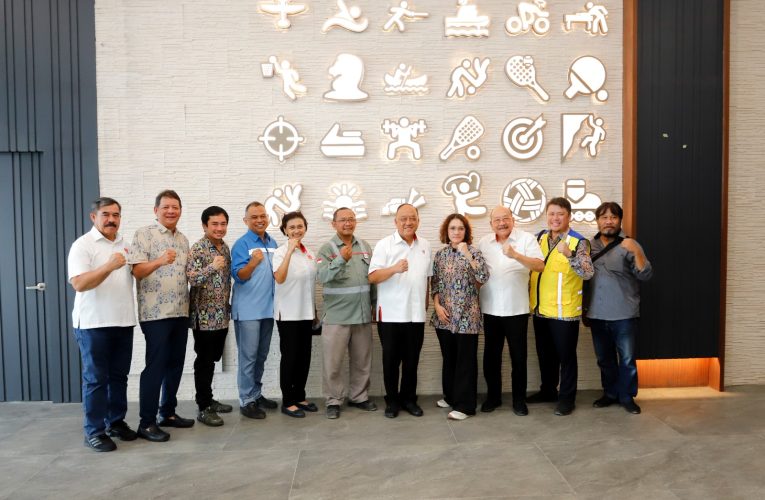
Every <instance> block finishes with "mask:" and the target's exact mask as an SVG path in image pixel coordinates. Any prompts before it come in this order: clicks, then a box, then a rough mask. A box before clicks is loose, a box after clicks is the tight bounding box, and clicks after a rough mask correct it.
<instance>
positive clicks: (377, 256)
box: [369, 231, 433, 323]
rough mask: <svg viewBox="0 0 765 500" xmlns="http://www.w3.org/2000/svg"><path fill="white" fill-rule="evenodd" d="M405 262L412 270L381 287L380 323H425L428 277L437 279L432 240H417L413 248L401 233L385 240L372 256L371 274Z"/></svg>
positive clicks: (398, 274)
mask: <svg viewBox="0 0 765 500" xmlns="http://www.w3.org/2000/svg"><path fill="white" fill-rule="evenodd" d="M401 259H406V260H407V261H408V263H409V270H408V271H407V272H405V273H397V274H394V275H393V276H391V277H390V278H388V279H387V280H385V281H383V282H382V283H379V284H378V285H377V309H376V316H377V321H384V322H386V323H410V322H411V323H424V322H425V315H426V310H425V309H426V307H425V297H426V296H427V293H428V277H429V276H432V275H433V259H432V256H431V255H430V243H428V240H426V239H425V238H420V237H417V236H415V240H414V241H413V242H412V244H411V246H410V245H409V244H408V243H407V242H406V241H404V239H403V238H401V236H400V235H399V234H398V231H396V232H395V233H393V234H392V235H391V236H387V237H385V238H383V239H381V240H380V241H378V242H377V245H375V249H374V251H373V252H372V260H371V261H370V263H369V274H372V272H374V271H376V270H378V269H384V268H386V267H390V266H392V265H393V264H395V263H396V262H398V261H399V260H401Z"/></svg>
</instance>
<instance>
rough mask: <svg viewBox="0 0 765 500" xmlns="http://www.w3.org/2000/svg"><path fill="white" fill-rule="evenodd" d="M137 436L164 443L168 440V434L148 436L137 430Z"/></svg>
mask: <svg viewBox="0 0 765 500" xmlns="http://www.w3.org/2000/svg"><path fill="white" fill-rule="evenodd" d="M138 437H139V438H141V439H145V440H146V441H151V442H152V443H166V442H167V441H170V435H169V434H168V435H167V436H158V437H149V436H147V435H144V434H141V433H140V432H139V433H138Z"/></svg>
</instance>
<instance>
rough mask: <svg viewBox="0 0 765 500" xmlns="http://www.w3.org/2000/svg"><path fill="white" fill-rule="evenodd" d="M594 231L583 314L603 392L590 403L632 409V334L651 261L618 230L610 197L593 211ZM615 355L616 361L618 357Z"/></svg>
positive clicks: (618, 216) (634, 406) (619, 216)
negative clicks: (591, 273) (586, 298)
mask: <svg viewBox="0 0 765 500" xmlns="http://www.w3.org/2000/svg"><path fill="white" fill-rule="evenodd" d="M595 216H596V218H597V222H598V234H596V235H595V236H594V237H593V238H592V240H590V243H591V244H592V255H593V257H592V261H593V265H594V267H595V275H594V276H593V277H592V280H590V282H589V287H588V288H589V292H590V293H589V308H588V309H587V312H586V316H587V318H589V321H590V327H591V328H592V343H593V346H594V347H595V355H596V356H597V358H598V366H599V367H600V380H601V382H602V384H603V396H602V397H600V398H599V399H597V400H596V401H595V402H594V403H593V406H594V407H595V408H605V407H606V406H610V405H612V404H614V403H619V404H621V405H622V407H623V408H624V409H625V410H626V411H627V412H628V413H632V414H638V413H640V407H639V406H638V405H637V404H636V403H635V400H634V398H635V396H636V395H637V389H638V379H637V377H638V373H637V366H636V364H635V337H636V336H637V333H638V319H639V316H640V282H641V281H647V280H649V279H650V278H651V276H652V275H653V268H652V267H651V263H650V262H649V261H648V258H647V257H646V255H645V252H644V251H643V247H641V246H640V244H638V242H637V241H635V240H633V239H632V238H628V237H627V236H625V234H624V232H623V231H622V217H623V211H622V207H620V206H619V204H618V203H616V202H613V201H608V202H605V203H603V204H601V205H600V206H599V207H598V208H597V210H595ZM617 359H618V362H617Z"/></svg>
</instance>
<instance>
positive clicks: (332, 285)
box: [316, 235, 375, 325]
mask: <svg viewBox="0 0 765 500" xmlns="http://www.w3.org/2000/svg"><path fill="white" fill-rule="evenodd" d="M344 246H345V244H344V243H343V240H341V239H340V238H339V237H338V236H337V235H335V236H333V237H332V239H330V240H329V242H327V243H325V244H324V245H323V246H322V247H321V248H320V249H319V254H318V256H317V258H316V264H317V265H318V273H317V276H318V279H319V282H320V283H321V284H322V285H324V292H323V295H324V317H323V321H324V323H326V324H328V325H359V324H364V323H371V322H372V303H373V301H374V295H375V289H374V286H373V285H370V284H369V280H368V278H367V275H368V273H369V259H370V258H371V257H372V250H371V248H370V246H369V244H368V243H367V242H366V241H364V240H359V239H357V238H356V237H355V236H354V237H353V243H352V246H353V255H352V256H351V259H350V260H349V261H348V262H346V261H345V259H343V257H342V256H341V255H340V249H341V248H343V247H344Z"/></svg>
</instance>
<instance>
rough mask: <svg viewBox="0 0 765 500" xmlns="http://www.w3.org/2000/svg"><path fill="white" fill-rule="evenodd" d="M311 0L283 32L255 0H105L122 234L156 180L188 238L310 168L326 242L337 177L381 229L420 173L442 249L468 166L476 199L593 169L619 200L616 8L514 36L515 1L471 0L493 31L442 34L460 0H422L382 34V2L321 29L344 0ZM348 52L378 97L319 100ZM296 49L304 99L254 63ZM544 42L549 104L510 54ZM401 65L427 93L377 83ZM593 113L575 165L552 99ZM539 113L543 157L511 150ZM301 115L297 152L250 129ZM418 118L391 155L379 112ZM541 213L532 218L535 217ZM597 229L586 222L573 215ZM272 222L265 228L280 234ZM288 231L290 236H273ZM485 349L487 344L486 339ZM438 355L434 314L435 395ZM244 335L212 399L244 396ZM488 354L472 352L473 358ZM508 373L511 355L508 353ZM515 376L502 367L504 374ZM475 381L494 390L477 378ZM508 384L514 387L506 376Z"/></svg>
mask: <svg viewBox="0 0 765 500" xmlns="http://www.w3.org/2000/svg"><path fill="white" fill-rule="evenodd" d="M306 1H307V3H309V5H310V11H309V12H308V13H306V14H303V15H300V16H295V17H293V18H292V19H293V26H292V28H291V29H290V30H289V31H286V32H278V31H276V30H275V29H274V20H273V19H272V18H270V17H269V16H265V15H262V14H260V13H258V12H257V9H256V6H257V3H258V2H257V1H255V0H226V1H223V0H218V1H215V0H213V1H210V0H205V1H201V0H188V1H180V0H163V1H162V2H158V1H156V0H98V1H97V2H96V46H97V83H98V123H99V168H100V182H101V190H102V193H103V194H104V195H108V196H114V197H115V198H117V199H118V200H119V201H121V202H122V203H123V228H122V229H123V231H124V233H125V234H126V235H127V236H128V237H129V238H130V237H132V234H133V232H134V231H135V229H136V228H138V227H139V226H142V225H145V224H148V223H150V222H151V221H152V220H153V213H152V204H153V198H154V195H155V194H156V193H157V192H158V191H160V190H161V189H165V188H172V189H175V190H176V191H178V193H179V194H180V195H181V197H182V198H183V208H184V215H183V217H182V219H181V221H180V224H179V227H180V230H181V231H183V232H184V233H185V234H186V235H187V236H188V237H189V240H190V241H192V242H193V241H195V240H196V239H198V238H199V237H200V236H201V228H200V223H199V214H200V213H201V211H202V210H203V209H204V208H205V207H207V206H209V205H211V204H216V205H220V206H223V207H224V208H226V209H227V210H228V211H229V213H230V214H231V215H232V221H231V225H230V228H229V236H228V237H227V241H228V242H229V244H233V242H234V241H235V240H236V239H237V238H238V237H239V236H240V235H241V234H242V233H243V232H244V229H245V228H244V225H243V223H242V221H241V216H242V213H243V210H244V206H245V205H246V204H247V203H248V202H249V201H252V200H260V201H263V200H264V199H265V198H266V196H267V195H268V194H269V193H270V192H271V190H272V189H273V188H274V187H277V186H281V185H283V184H285V183H301V184H302V185H303V186H304V190H303V195H302V204H303V211H304V213H305V214H306V215H307V217H308V219H309V224H310V229H309V232H308V235H307V238H306V242H307V244H308V245H309V246H310V247H312V248H314V249H318V247H319V246H320V245H321V244H322V243H323V242H324V241H325V240H326V239H327V238H328V237H329V236H330V235H331V234H332V231H331V228H330V226H329V224H328V223H327V222H325V221H323V220H322V219H321V215H322V202H323V201H325V200H329V199H330V197H329V194H330V192H329V189H330V187H331V186H332V185H333V184H335V183H338V182H351V183H354V184H356V185H358V186H359V187H360V189H361V196H360V197H361V199H363V200H365V201H366V202H367V207H368V211H369V219H368V220H366V221H363V222H361V223H360V224H359V225H358V230H357V233H358V235H359V236H361V237H363V238H365V239H367V240H369V241H370V242H371V243H372V244H374V242H376V241H377V240H378V239H380V238H382V237H384V236H386V235H388V234H390V233H391V232H392V231H393V221H392V219H391V218H389V217H382V216H380V209H381V208H382V206H383V205H384V204H385V203H386V202H387V201H388V200H389V199H390V198H391V197H394V196H406V195H407V193H408V191H409V188H410V187H411V186H414V187H416V188H417V189H418V190H420V191H421V192H422V193H423V194H424V195H425V197H426V198H427V205H426V206H424V207H423V208H422V209H421V225H420V228H421V230H420V234H421V235H422V236H424V237H426V238H428V239H430V240H431V242H432V243H433V244H434V247H436V248H437V247H438V246H439V244H438V241H437V240H438V238H437V235H438V226H439V224H440V222H441V220H443V218H444V217H445V216H446V215H447V214H449V213H450V212H452V211H453V206H452V203H451V198H450V197H448V196H447V195H445V194H444V193H442V192H441V185H442V182H443V180H444V179H445V178H446V177H448V176H449V175H452V174H456V173H461V172H467V171H468V170H476V171H478V172H479V173H480V175H481V176H482V180H483V185H482V187H481V197H480V198H479V199H478V200H476V201H475V203H480V204H485V205H487V206H489V207H491V206H493V205H496V204H497V203H499V202H500V198H501V193H502V191H503V189H504V188H505V186H506V185H508V184H509V183H510V182H511V181H512V180H514V179H516V178H520V177H533V178H534V179H537V180H538V181H540V182H541V183H542V185H543V186H544V188H545V190H546V192H547V195H548V198H549V197H553V196H558V195H561V194H562V193H563V185H564V182H565V181H566V180H567V179H569V178H584V179H587V181H588V190H589V191H593V192H595V193H598V194H599V195H600V196H601V197H602V198H603V199H604V200H605V199H613V200H617V201H619V200H621V194H622V184H621V165H622V147H621V142H622V124H621V120H622V109H621V104H622V91H621V87H622V34H623V33H622V6H621V2H617V1H605V2H604V4H605V5H606V7H607V8H608V10H609V16H608V22H609V28H610V32H609V34H608V36H605V37H591V36H589V35H587V34H585V33H583V32H582V30H581V29H577V30H576V31H574V32H572V33H565V32H563V30H562V18H563V14H564V13H566V12H576V11H580V10H582V7H583V4H584V2H582V1H580V0H565V1H556V2H548V5H549V9H550V10H551V11H552V23H551V24H552V29H551V32H550V34H549V35H548V36H545V37H537V36H535V35H533V34H526V35H522V36H519V37H510V36H508V35H507V34H506V32H505V31H504V27H503V24H504V21H505V20H506V19H507V17H508V16H509V15H512V14H514V12H512V10H513V8H512V7H514V5H515V4H516V2H507V1H503V0H478V2H477V3H478V5H479V10H480V11H481V13H485V14H487V15H490V16H491V18H492V25H491V36H490V37H489V38H484V39H447V38H445V37H444V36H443V33H444V28H443V19H444V17H445V16H453V15H454V13H455V12H456V8H457V4H456V1H455V2H452V1H445V0H417V1H415V2H412V3H413V4H414V6H415V7H416V8H417V10H420V11H426V12H429V13H430V15H431V17H430V18H429V19H427V20H423V21H418V22H414V23H410V24H407V31H406V32H405V33H397V32H394V33H385V32H383V31H382V29H381V26H382V24H383V23H384V22H385V20H386V19H387V16H386V12H387V9H388V8H389V7H390V6H391V5H394V2H393V1H392V0H390V1H371V0H351V1H350V2H349V5H356V4H357V5H359V6H360V7H361V8H362V11H363V13H364V15H365V16H366V17H368V18H369V19H370V27H369V29H368V30H367V31H366V32H364V33H361V34H355V33H350V32H347V31H345V30H338V29H335V30H332V31H330V32H329V33H328V34H322V33H321V32H320V27H321V24H322V23H323V21H324V19H326V18H327V17H329V16H330V15H332V13H333V11H334V4H335V2H334V1H330V0H322V1H308V0H306ZM342 52H350V53H353V54H356V55H358V56H360V57H361V58H362V59H363V60H364V62H365V65H366V68H365V70H366V72H365V78H364V84H363V88H364V89H365V90H366V91H367V92H369V94H370V98H369V100H367V101H365V102H361V103H335V102H328V101H325V100H324V99H323V98H322V95H323V93H324V92H326V91H327V90H329V88H330V79H329V77H328V75H327V69H328V68H329V66H330V65H331V64H332V63H333V61H334V59H335V56H336V55H337V54H339V53H342ZM272 54H273V55H277V56H279V57H280V58H287V59H289V60H291V61H292V62H293V64H294V66H295V68H296V69H297V70H298V71H299V72H300V75H301V80H302V82H303V83H305V84H306V85H307V86H308V94H307V95H306V96H305V97H302V98H300V99H298V100H297V101H296V102H292V101H290V100H289V99H287V98H286V97H285V96H284V95H283V94H282V93H281V89H280V80H279V79H277V78H274V79H264V78H263V77H262V76H261V73H260V65H261V63H262V62H265V61H266V60H267V58H268V56H270V55H272ZM525 54H529V55H532V56H534V58H535V60H536V66H537V79H538V81H539V82H540V84H541V85H542V86H543V87H544V88H545V89H546V90H547V91H548V92H549V94H550V96H551V100H550V102H549V103H546V104H541V103H540V102H538V101H537V100H535V99H534V98H533V97H532V96H531V93H530V92H529V91H528V90H526V89H521V88H518V87H515V86H514V85H513V84H511V82H510V81H509V80H508V78H507V77H506V76H505V73H504V64H505V61H506V60H507V59H508V57H510V56H512V55H525ZM582 55H596V56H598V57H599V58H601V60H602V61H603V62H604V63H605V65H606V68H607V69H608V81H607V89H608V91H609V93H610V98H609V100H608V102H607V103H606V104H594V103H593V101H591V100H590V98H587V97H577V98H576V99H574V100H573V101H569V100H568V99H566V98H565V97H564V96H563V92H564V90H565V89H566V88H567V86H568V81H567V72H568V67H569V65H570V63H571V62H572V61H573V60H574V59H575V58H576V57H579V56H582ZM473 56H481V57H487V56H488V57H491V59H492V63H491V67H490V70H489V80H488V82H487V83H486V85H485V86H484V87H483V88H482V89H481V90H480V91H479V93H478V94H477V95H475V96H473V97H469V98H466V99H463V100H451V99H446V97H445V94H446V90H447V88H448V86H449V74H450V72H451V70H452V69H453V68H454V67H455V66H456V65H457V64H459V62H460V61H461V60H462V58H464V57H473ZM400 62H407V63H410V64H413V66H414V68H415V69H416V70H417V71H418V72H419V73H420V74H427V75H429V76H430V82H429V84H430V93H429V94H428V95H425V96H417V97H410V96H405V97H389V96H386V95H384V93H383V90H382V87H383V85H382V82H383V75H384V74H385V73H390V72H392V70H393V69H394V68H395V67H396V66H397V65H398V63H400ZM564 112H569V113H570V112H580V113H581V112H595V113H596V114H597V115H598V116H602V117H603V118H604V119H605V123H606V129H607V133H608V137H607V140H606V142H605V143H604V144H603V145H602V147H601V153H600V156H599V157H598V158H597V159H595V160H592V159H589V158H586V157H585V155H584V153H583V151H581V150H580V151H579V152H577V153H576V154H575V155H574V156H573V157H571V158H570V159H567V160H566V161H565V162H562V161H561V155H560V140H561V139H560V127H561V125H560V114H561V113H564ZM540 113H544V116H545V119H546V120H548V124H547V126H546V128H545V145H544V148H543V149H542V151H541V153H540V154H539V156H538V157H536V158H535V159H533V160H530V161H526V162H520V161H517V160H513V159H511V158H510V157H509V156H508V155H507V154H506V153H505V151H504V150H503V148H502V145H501V139H500V135H501V132H502V129H503V128H504V126H505V124H506V123H507V122H508V121H510V120H511V119H513V118H516V117H519V116H529V117H532V118H534V117H536V116H537V115H539V114H540ZM280 114H281V115H284V117H285V118H286V119H287V120H288V121H290V122H292V123H293V124H295V125H296V126H297V127H298V129H299V131H300V132H301V134H302V135H304V136H305V137H306V142H305V144H304V145H303V146H302V147H301V148H300V149H299V151H298V153H297V154H296V155H295V156H294V157H293V158H291V159H289V160H288V161H287V162H286V163H284V164H283V165H282V164H280V163H279V162H278V161H277V160H276V159H275V158H274V157H272V156H270V155H268V154H267V153H266V151H265V150H264V148H263V145H262V144H261V143H260V142H258V141H257V138H258V136H260V135H261V134H262V132H263V129H264V128H265V126H266V125H268V124H269V123H270V122H272V121H274V120H275V119H276V117H277V116H278V115H280ZM467 114H475V115H476V116H477V117H478V118H479V119H480V120H481V121H482V122H483V124H484V126H485V127H486V130H487V132H486V134H485V136H484V138H483V139H482V140H481V142H480V146H481V149H482V156H481V158H480V160H479V161H477V162H470V161H468V160H467V159H466V158H465V157H464V155H461V154H458V155H456V156H455V157H454V158H452V159H451V160H450V161H449V162H446V163H444V162H441V161H440V160H439V159H438V153H439V152H440V150H441V149H442V148H443V147H444V146H445V145H446V144H447V142H448V141H449V139H450V138H451V134H452V131H453V129H454V127H455V125H456V124H457V123H458V122H459V120H460V119H461V118H462V117H463V116H465V115H467ZM400 116H408V117H410V118H412V119H420V118H422V119H425V120H426V122H427V124H428V130H427V132H426V133H425V134H424V136H423V138H422V139H421V140H420V141H419V142H420V144H421V145H422V148H423V159H422V160H420V161H417V162H415V161H411V160H409V159H408V157H407V156H404V158H403V159H401V160H399V161H397V162H389V161H388V160H386V159H385V147H386V145H387V140H388V139H387V137H386V136H384V135H383V134H382V133H381V132H380V124H381V122H382V121H383V119H385V118H389V119H394V118H395V119H397V118H399V117H400ZM335 121H338V122H340V123H341V125H342V127H343V129H345V130H362V131H363V134H364V139H365V141H366V145H367V155H366V157H365V158H363V159H356V160H333V159H328V158H325V157H324V156H322V155H321V153H320V152H319V142H320V140H321V138H322V137H323V136H324V134H325V133H326V132H327V130H329V128H330V126H331V125H332V124H333V123H334V122H335ZM542 224H543V221H542V220H538V221H536V222H535V223H533V224H530V225H525V226H523V228H524V229H526V230H528V231H536V230H538V229H540V228H541V227H542ZM473 225H474V228H475V235H476V238H480V237H481V236H483V235H484V234H486V233H487V232H488V230H489V225H488V219H487V218H486V217H485V216H484V217H478V218H474V219H473ZM574 228H575V229H577V230H579V231H581V232H583V233H585V234H587V235H591V234H592V233H593V232H594V228H593V227H591V226H588V225H583V224H575V225H574ZM277 232H278V231H276V232H272V234H275V233H277ZM277 239H279V240H280V241H283V239H282V238H281V235H278V238H277ZM319 342H320V339H318V338H317V339H315V340H314V355H313V360H312V364H311V372H310V377H309V381H308V391H309V394H310V396H313V397H318V396H320V395H321V376H320V373H321V356H320V353H321V349H320V345H319ZM143 353H144V342H143V337H142V335H140V331H139V330H138V329H136V341H135V350H134V360H133V367H132V373H133V374H132V375H131V380H130V384H129V391H130V396H131V398H133V399H135V398H136V397H137V391H138V379H137V376H138V373H140V370H141V369H142V366H143ZM479 356H480V354H479ZM192 360H193V350H192V343H191V342H189V355H188V357H187V363H186V372H187V373H188V374H187V375H185V376H184V378H183V381H182V386H181V390H180V392H179V397H180V398H193V393H194V390H193V377H192V376H191V371H192ZM278 360H279V349H278V336H277V335H274V339H273V343H272V348H271V355H270V357H269V360H268V363H267V366H266V373H265V376H264V383H265V393H266V395H268V396H275V397H276V396H279V389H278ZM579 360H580V375H579V376H580V387H582V388H595V387H598V386H599V373H598V369H597V366H596V364H595V360H594V355H593V352H592V343H591V341H590V337H589V334H588V332H586V331H584V330H583V331H582V333H581V341H580V344H579ZM440 363H441V355H440V352H439V349H438V343H437V340H436V338H435V335H434V332H433V330H432V328H428V329H427V333H426V341H425V346H424V348H423V352H422V357H421V363H420V378H419V391H420V392H421V393H423V394H427V393H439V392H440V373H441V370H440ZM236 364H237V363H236V345H235V342H234V335H233V327H232V329H231V331H230V335H229V340H228V342H227V346H226V351H225V354H224V359H223V363H222V371H221V372H220V373H218V374H217V375H216V377H215V387H216V389H215V391H216V396H217V397H219V398H225V399H230V398H235V397H236V395H237V391H236ZM479 364H480V361H479ZM504 365H505V372H507V369H508V368H509V360H508V361H506V362H505V363H504ZM505 377H506V378H505V381H507V380H508V378H507V377H508V375H507V374H506V375H505ZM479 380H480V386H479V390H484V384H483V381H482V376H481V377H479ZM538 384H539V377H538V369H537V365H536V355H535V352H534V341H533V334H532V333H531V331H530V336H529V387H530V388H532V389H533V388H534V387H536V386H538ZM505 386H506V388H508V389H509V384H508V383H507V382H506V383H505ZM382 392H383V388H382V376H381V357H380V347H379V343H378V342H377V341H375V352H374V358H373V378H372V393H373V394H375V395H379V394H382Z"/></svg>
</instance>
